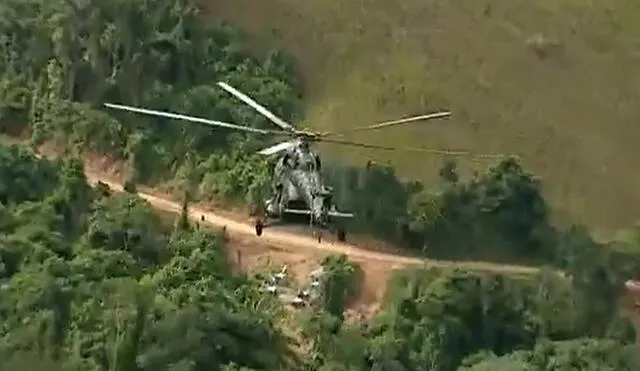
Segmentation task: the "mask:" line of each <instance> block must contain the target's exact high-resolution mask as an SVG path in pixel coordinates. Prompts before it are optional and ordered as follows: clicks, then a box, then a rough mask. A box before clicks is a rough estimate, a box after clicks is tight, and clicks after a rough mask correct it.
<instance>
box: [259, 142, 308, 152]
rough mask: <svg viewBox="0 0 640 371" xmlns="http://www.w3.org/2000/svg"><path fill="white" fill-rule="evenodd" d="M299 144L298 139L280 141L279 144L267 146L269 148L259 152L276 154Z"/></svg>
mask: <svg viewBox="0 0 640 371" xmlns="http://www.w3.org/2000/svg"><path fill="white" fill-rule="evenodd" d="M297 145H298V140H297V139H294V140H290V141H286V142H282V143H278V144H276V145H273V146H271V147H267V148H265V149H263V150H261V151H259V152H258V153H259V154H261V155H266V156H270V155H273V154H276V153H278V152H280V151H284V150H287V149H290V148H293V147H295V146H297Z"/></svg>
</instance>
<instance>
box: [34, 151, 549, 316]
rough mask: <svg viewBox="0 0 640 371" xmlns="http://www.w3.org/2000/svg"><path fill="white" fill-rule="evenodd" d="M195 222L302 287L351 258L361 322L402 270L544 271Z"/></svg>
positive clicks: (242, 258) (174, 207)
mask: <svg viewBox="0 0 640 371" xmlns="http://www.w3.org/2000/svg"><path fill="white" fill-rule="evenodd" d="M38 152H39V155H40V156H45V157H48V158H51V157H55V156H57V153H56V152H57V151H55V150H52V149H51V148H47V147H41V148H40V149H39V150H38ZM84 160H85V173H86V176H87V179H88V181H89V182H90V183H92V184H96V183H98V182H102V183H104V184H106V185H108V186H109V188H111V189H112V190H113V191H118V192H122V191H123V187H122V184H123V183H124V182H123V178H124V177H123V175H122V174H123V173H124V171H123V170H122V168H121V167H120V166H119V165H114V164H113V162H110V161H108V160H106V159H105V158H103V157H100V156H94V155H91V154H86V155H85V156H84ZM138 195H139V196H140V197H141V198H143V199H144V200H146V201H147V202H149V204H150V205H152V206H153V207H154V208H156V209H159V210H162V211H165V212H170V213H179V212H180V211H181V210H180V208H181V207H180V204H179V202H176V201H174V200H171V197H170V195H167V194H162V193H160V192H158V191H157V190H154V189H145V188H141V189H140V190H139V192H138ZM189 217H190V218H191V219H192V220H194V221H195V222H197V223H199V224H201V225H202V224H207V225H210V226H213V227H217V228H224V229H225V231H226V235H227V237H228V240H229V244H228V248H229V254H230V257H231V258H232V260H233V261H234V263H235V264H236V265H237V266H238V268H240V269H244V270H247V271H254V270H259V269H261V268H266V266H272V267H273V266H274V265H279V266H281V265H285V264H286V265H287V266H288V267H289V272H291V273H292V275H293V276H294V278H295V279H296V280H297V281H304V280H305V279H306V278H307V276H308V274H309V273H310V272H311V271H312V270H313V269H315V268H317V266H318V264H319V263H320V261H321V260H322V258H323V257H325V256H327V255H330V254H346V255H347V256H348V257H349V259H350V260H351V261H354V262H357V263H358V264H359V265H360V267H361V269H362V271H363V274H364V277H363V283H362V284H363V286H362V288H361V293H360V295H359V298H357V300H355V301H354V302H352V305H351V308H352V310H353V311H355V312H357V313H355V314H354V315H353V316H357V317H361V318H362V317H363V316H364V317H368V316H369V315H371V314H372V313H373V312H375V310H376V309H377V308H378V304H379V302H380V299H381V298H382V296H383V295H384V292H385V288H386V283H387V281H388V278H389V275H390V274H391V273H392V272H393V271H394V270H396V269H400V268H404V267H408V266H416V265H427V266H438V267H460V268H464V269H468V270H476V271H491V272H503V273H516V274H530V273H535V272H537V271H538V269H537V268H534V267H526V266H516V265H503V264H493V263H486V262H455V261H442V260H431V259H421V258H416V257H408V256H403V255H399V254H396V253H393V252H392V251H391V252H388V251H376V250H372V249H371V248H370V247H371V244H370V243H361V244H358V245H361V246H356V245H352V244H347V243H339V242H337V241H335V239H326V240H325V239H323V241H322V242H318V240H317V239H314V238H312V237H311V236H310V235H303V234H300V233H296V230H295V229H292V228H289V227H286V226H284V227H283V226H274V227H268V228H265V230H264V232H263V234H262V236H260V237H258V236H256V234H255V229H254V227H253V225H252V223H251V221H250V220H249V218H245V220H241V219H242V218H241V217H239V216H238V215H237V214H233V213H230V212H227V211H224V210H220V211H217V210H216V211H212V210H211V209H210V207H208V205H204V206H199V205H193V206H190V207H189ZM203 218H204V220H203ZM368 248H369V249H368ZM236 257H237V258H239V259H237V258H236ZM236 260H239V261H236Z"/></svg>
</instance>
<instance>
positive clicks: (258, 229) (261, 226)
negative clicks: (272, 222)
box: [255, 220, 264, 236]
mask: <svg viewBox="0 0 640 371" xmlns="http://www.w3.org/2000/svg"><path fill="white" fill-rule="evenodd" d="M255 228H256V235H257V236H262V230H263V229H264V224H263V223H262V220H256V225H255Z"/></svg>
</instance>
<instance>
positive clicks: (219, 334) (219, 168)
mask: <svg viewBox="0 0 640 371" xmlns="http://www.w3.org/2000/svg"><path fill="white" fill-rule="evenodd" d="M0 30H1V32H0V73H2V76H1V77H0V124H1V125H2V126H1V128H2V131H3V132H4V133H7V134H11V135H15V134H20V133H28V134H29V135H30V136H31V138H32V140H33V142H34V144H38V143H42V142H44V141H48V142H55V143H57V144H58V145H59V146H61V147H64V148H66V149H68V150H69V151H68V152H69V153H71V154H74V153H76V154H77V153H78V152H79V151H80V150H84V149H89V150H92V151H94V152H98V153H103V154H105V155H109V156H112V157H115V158H118V159H121V160H124V161H127V162H128V163H129V164H130V165H131V168H132V169H133V170H134V171H133V172H132V174H131V178H130V179H129V181H128V184H127V189H128V190H129V191H130V192H128V193H125V194H120V195H110V192H108V190H106V189H104V188H98V189H97V190H92V189H91V188H90V187H89V186H88V185H87V181H86V178H85V175H84V172H83V169H82V161H81V160H79V159H78V157H77V156H75V155H67V156H66V157H64V158H63V159H62V160H61V161H59V162H49V161H46V160H40V159H37V158H35V157H34V156H33V155H32V154H31V153H29V152H26V151H25V150H20V149H18V148H15V147H12V148H4V147H3V148H1V149H0V203H1V207H0V228H1V229H2V238H1V239H0V262H1V264H0V281H1V282H0V290H1V291H2V292H1V293H0V320H1V322H0V352H1V353H0V359H1V360H2V362H1V364H0V369H4V368H6V369H11V370H12V369H15V368H26V369H28V368H29V367H35V368H39V369H44V368H49V369H52V370H124V371H128V370H136V371H137V370H158V369H167V370H176V371H182V370H193V371H200V370H218V369H219V370H269V371H271V370H273V371H275V370H323V371H328V370H350V371H358V370H363V371H364V370H407V371H410V370H423V369H425V365H427V367H428V369H431V370H439V371H449V370H451V371H454V370H457V369H458V368H459V367H463V368H464V367H466V368H467V369H469V370H482V369H483V367H484V368H485V369H486V368H487V367H497V366H496V365H504V367H505V369H510V370H522V371H525V370H541V371H542V370H572V369H576V367H582V366H581V364H580V363H579V362H585V361H580V360H578V355H580V357H582V358H583V359H587V360H592V361H588V362H589V363H590V364H592V365H593V367H597V368H598V369H607V367H609V368H610V369H621V370H625V369H638V366H639V365H640V364H639V363H638V360H637V359H635V358H634V357H635V355H634V354H633V353H632V352H629V351H628V349H627V348H626V347H627V344H629V343H630V342H631V341H632V338H633V331H631V329H630V327H629V323H628V322H627V321H626V320H624V319H622V318H621V317H620V305H619V302H618V296H619V292H620V287H621V283H622V282H623V281H624V280H625V279H627V278H628V277H629V276H630V275H631V274H633V273H637V271H638V269H637V267H638V266H639V263H638V262H639V259H638V258H637V256H638V254H637V249H638V248H639V247H638V246H639V243H638V241H639V240H638V239H637V238H635V239H634V238H630V239H629V240H628V241H625V243H624V244H625V246H624V248H621V249H615V250H611V249H603V248H602V246H600V245H599V244H598V243H597V242H595V241H594V240H593V239H592V238H591V237H590V235H589V233H587V231H585V230H584V229H581V228H577V227H576V228H573V229H570V230H568V231H560V230H557V229H556V228H553V227H552V226H551V225H550V222H549V215H548V214H549V212H548V205H547V204H546V202H545V200H544V198H543V197H542V192H541V186H540V184H539V182H538V181H537V180H536V179H535V177H534V176H533V175H532V174H530V173H528V172H527V171H526V170H525V169H523V168H522V167H521V166H520V164H519V163H518V161H517V160H516V159H506V160H504V161H502V162H500V163H497V164H496V165H495V166H494V167H492V168H490V169H488V170H487V171H486V172H485V173H482V174H477V175H476V176H474V177H472V178H471V179H459V177H458V176H457V174H456V167H455V165H454V164H452V163H447V164H446V165H445V166H444V167H443V170H442V172H441V174H442V178H443V180H442V182H441V184H439V185H436V186H434V187H426V186H425V185H423V184H419V183H416V182H405V181H401V180H400V179H398V177H397V176H396V175H395V173H394V171H393V169H391V168H389V167H385V166H380V165H371V166H367V167H363V168H353V167H337V166H334V167H330V168H329V170H328V174H327V175H328V177H329V179H330V180H331V183H332V184H333V185H334V186H335V188H336V192H337V195H336V196H337V202H338V203H339V204H340V205H341V206H343V208H345V209H350V210H353V211H355V212H356V213H357V214H358V216H359V217H358V219H357V221H356V223H355V224H356V225H353V226H352V227H353V228H354V229H355V230H362V231H375V232H376V233H377V234H378V235H380V236H383V237H386V238H388V239H391V240H394V241H396V242H399V243H402V244H405V245H407V246H408V247H411V248H414V249H419V250H420V249H421V250H423V251H424V252H426V253H427V254H431V255H432V256H447V257H451V256H454V257H459V258H463V257H472V258H477V257H478V256H483V257H492V258H501V259H506V257H510V256H516V257H519V258H536V259H545V260H546V261H553V262H556V263H558V265H559V266H561V267H562V268H563V269H564V270H565V273H566V275H567V277H560V276H558V275H556V274H555V273H554V272H552V271H551V270H549V271H546V270H543V271H542V272H541V273H540V274H539V275H538V276H535V277H510V276H504V275H497V274H480V273H473V274H472V273H469V272H463V271H458V270H453V271H442V270H436V269H419V270H415V271H407V272H402V273H400V274H399V275H398V277H396V278H395V280H393V281H392V282H391V283H390V285H389V293H388V297H387V298H386V299H385V302H384V305H383V308H382V310H381V313H380V314H379V315H378V316H377V317H376V318H375V319H374V320H373V321H372V323H370V324H368V325H367V324H362V326H361V327H360V326H357V325H353V324H349V323H347V322H346V321H345V319H344V318H343V317H344V315H343V313H344V309H345V306H347V305H348V303H349V300H350V297H351V295H352V294H353V293H354V290H356V289H357V279H358V276H359V273H358V269H357V266H356V265H354V264H352V263H350V262H348V261H347V260H346V258H344V257H331V258H328V259H327V260H326V261H325V262H324V265H325V268H326V270H327V271H328V272H329V275H328V276H327V278H326V279H325V280H324V281H323V285H322V296H321V298H322V300H321V301H320V302H319V304H318V305H317V306H314V307H312V308H310V309H309V310H307V311H305V316H304V319H305V321H303V324H302V327H301V330H302V331H301V339H297V340H296V341H298V342H302V343H303V344H304V345H308V346H307V347H306V348H305V349H307V350H308V352H309V354H304V355H303V356H301V357H298V354H296V352H294V350H293V349H294V342H295V341H294V340H293V339H290V338H288V337H287V336H285V335H284V331H283V330H282V328H281V326H278V323H279V322H280V320H282V319H284V318H286V317H285V316H284V315H281V313H282V311H281V307H280V304H279V303H276V302H275V300H273V299H272V298H271V297H269V296H265V294H263V293H262V292H261V291H260V290H259V288H260V287H259V283H258V282H257V281H256V279H254V277H252V276H250V275H249V276H245V275H239V274H236V273H232V270H231V269H230V267H229V266H228V264H227V257H226V255H225V250H224V242H223V239H222V237H221V236H219V235H218V234H216V233H214V232H211V231H205V230H201V229H197V228H194V227H193V226H190V225H189V223H188V222H187V221H186V220H185V218H179V219H178V220H177V221H176V223H175V225H173V226H167V225H165V223H163V221H162V220H161V219H160V218H159V217H158V216H157V215H156V214H154V213H153V211H152V210H151V209H150V208H149V206H148V205H147V204H145V203H144V202H143V201H141V200H140V199H138V198H137V197H136V195H135V188H136V184H139V183H156V184H158V183H163V184H170V185H173V186H174V187H175V188H176V189H177V190H179V191H180V192H185V193H187V196H189V197H185V208H186V207H187V206H188V205H187V204H188V200H190V199H193V198H199V199H211V200H216V201H226V202H249V203H252V202H255V201H256V200H259V199H260V198H262V196H263V193H264V191H265V189H266V188H267V187H268V185H269V182H270V179H269V176H270V174H269V166H270V164H269V163H268V161H267V160H265V159H263V158H260V157H258V156H256V155H254V154H253V153H254V152H255V150H256V149H257V148H259V147H260V146H263V145H265V144H266V143H264V142H262V141H261V140H260V138H255V137H251V136H244V135H238V134H237V133H232V132H228V131H226V130H224V129H219V128H215V129H212V128H207V127H198V126H186V125H185V124H183V123H178V122H173V121H168V120H158V119H150V118H147V117H144V116H139V115H132V114H120V113H116V112H110V111H106V110H104V109H103V108H101V105H102V103H103V102H105V101H110V102H117V103H124V104H131V105H140V106H147V107H152V108H155V109H167V110H172V111H179V112H184V113H189V114H195V115H201V116H207V117H212V118H216V119H219V120H225V121H231V122H238V123H243V124H247V125H250V126H255V127H269V125H270V124H269V123H268V122H266V120H265V119H264V118H262V117H261V116H259V115H257V114H255V113H254V112H253V111H251V110H250V108H248V107H245V106H243V105H241V104H237V102H236V101H234V100H233V99H232V98H231V97H229V96H227V95H226V94H225V93H224V92H221V91H219V89H215V88H214V83H215V82H216V81H218V80H226V81H228V82H229V83H231V84H233V85H235V86H237V87H238V88H240V89H241V90H243V91H246V92H247V93H249V94H251V95H252V96H254V97H255V98H256V99H257V100H259V101H260V102H263V103H264V104H265V105H266V106H268V107H269V108H270V109H272V110H273V111H274V112H276V113H277V114H278V115H280V116H282V117H283V118H285V119H294V118H296V117H297V116H298V107H299V103H300V99H301V98H300V90H301V89H300V86H299V85H300V84H299V83H298V81H297V80H296V78H295V75H294V74H293V68H292V65H291V63H290V62H289V61H288V60H287V58H286V57H285V56H284V55H283V54H282V53H280V52H276V51H274V52H271V53H268V55H266V57H265V58H256V57H253V56H250V55H249V54H248V53H247V52H246V51H245V49H244V48H243V41H242V37H241V35H240V34H239V33H238V31H237V30H235V29H234V28H233V27H231V26H230V25H228V24H225V23H220V24H216V25H206V24H203V23H201V22H199V21H198V10H197V8H196V7H194V6H193V5H192V4H191V3H190V2H189V1H187V0H178V1H171V2H170V1H153V2H150V1H143V0H114V1H110V2H104V1H102V2H99V1H95V0H86V1H74V0H68V1H62V0H51V1H42V0H22V1H17V0H7V1H3V2H2V3H1V4H0ZM381 194H384V197H380V195H381ZM636 237H637V236H636ZM597 362H599V363H597ZM26 365H28V366H26ZM17 366H19V367H17ZM509 367H510V368H509ZM580 369H583V368H580Z"/></svg>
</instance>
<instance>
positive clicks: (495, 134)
mask: <svg viewBox="0 0 640 371" xmlns="http://www.w3.org/2000/svg"><path fill="white" fill-rule="evenodd" d="M202 1H206V2H207V5H208V6H209V9H210V12H209V13H210V14H209V17H211V18H215V19H228V20H231V21H232V22H234V23H236V24H237V25H239V26H240V27H242V28H243V30H244V31H245V32H246V33H247V34H248V35H249V37H250V40H251V43H252V47H254V50H255V51H256V52H261V51H264V50H266V49H269V48H273V47H278V48H282V49H283V50H285V51H286V52H288V53H289V54H292V55H293V56H294V57H295V58H296V61H297V67H298V69H299V70H300V72H301V73H302V74H303V77H304V83H305V91H306V98H307V99H306V101H305V102H306V110H305V118H304V119H305V121H306V122H308V123H309V125H310V126H313V127H314V128H317V129H339V128H344V127H349V126H355V125H365V124H368V123H370V122H372V121H379V120H385V119H390V118H396V117H397V116H404V115H409V114H417V113H422V112H428V111H433V110H436V109H442V108H445V109H450V110H452V111H453V113H454V115H455V116H454V117H453V118H452V119H451V120H448V121H443V122H434V123H430V124H427V125H424V124H422V125H421V124H416V125H414V126H413V127H410V128H403V129H393V130H386V131H380V132H376V133H372V134H367V135H362V136H358V137H357V139H359V140H364V141H370V142H374V143H378V144H393V145H398V146H402V145H405V146H427V147H437V148H456V149H468V150H470V151H473V152H477V153H506V154H518V155H519V156H521V158H522V159H523V161H524V163H525V165H526V166H527V167H529V168H530V169H532V170H533V171H534V172H535V173H537V174H538V175H540V176H541V178H542V180H543V183H544V185H545V192H546V194H547V196H548V197H549V198H550V199H551V201H552V203H553V206H554V208H555V210H556V216H559V217H561V218H562V219H563V220H569V218H571V220H572V221H574V222H581V223H587V224H590V225H591V226H594V227H596V228H598V229H599V230H600V231H603V232H605V231H611V230H613V229H616V228H621V227H626V226H628V225H630V224H631V223H633V222H634V221H635V220H636V218H638V214H639V211H640V172H638V171H637V170H636V168H637V167H636V164H637V161H638V159H639V158H640V125H639V123H638V120H639V119H640V99H639V98H640V2H638V1H634V0H601V1H595V0H535V1H530V0H402V1H394V0H233V1H231V0H202ZM352 137H353V138H352V139H356V137H355V136H352ZM323 149H324V151H323V152H324V153H325V154H327V152H329V153H335V154H337V155H341V156H342V157H344V158H346V159H348V160H350V161H358V162H361V161H363V160H364V159H366V158H372V159H376V160H382V161H386V160H387V159H388V160H390V161H391V162H392V163H393V164H394V165H396V167H397V168H398V170H399V172H400V173H401V174H402V175H407V176H413V177H417V178H420V179H423V180H428V179H430V178H431V177H433V176H434V175H435V174H436V171H435V169H436V168H437V166H438V165H439V164H440V163H441V161H442V158H438V157H433V156H424V155H420V156H415V155H411V154H407V153H398V154H389V153H386V152H385V153H380V152H372V151H353V150H352V149H344V148H334V147H331V148H323ZM331 149H333V151H331ZM479 165H480V166H482V167H486V166H487V163H486V162H485V163H480V164H479Z"/></svg>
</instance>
